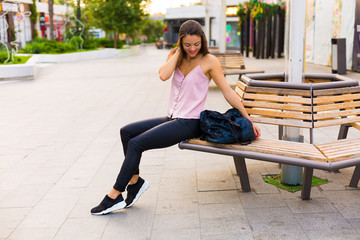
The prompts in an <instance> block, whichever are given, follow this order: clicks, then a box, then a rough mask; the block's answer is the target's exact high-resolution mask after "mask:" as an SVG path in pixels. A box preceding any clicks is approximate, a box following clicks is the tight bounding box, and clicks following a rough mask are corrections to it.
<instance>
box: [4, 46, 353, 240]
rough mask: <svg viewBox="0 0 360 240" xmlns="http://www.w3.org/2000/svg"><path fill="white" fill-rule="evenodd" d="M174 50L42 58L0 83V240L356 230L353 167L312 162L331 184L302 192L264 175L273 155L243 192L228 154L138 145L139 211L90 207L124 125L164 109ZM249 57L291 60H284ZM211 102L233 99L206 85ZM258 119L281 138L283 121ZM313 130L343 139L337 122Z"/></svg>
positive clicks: (349, 234) (116, 164)
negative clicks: (278, 124) (167, 66)
mask: <svg viewBox="0 0 360 240" xmlns="http://www.w3.org/2000/svg"><path fill="white" fill-rule="evenodd" d="M167 54H168V50H156V49H155V48H153V47H150V46H148V47H143V48H142V49H141V51H140V52H139V53H138V54H136V55H133V56H127V57H122V58H114V59H102V60H97V61H86V62H76V63H62V64H48V65H45V64H44V65H37V69H36V79H35V80H31V81H29V80H28V81H1V82H0V101H1V105H0V112H1V114H0V134H1V137H0V239H1V240H4V239H11V240H21V239H24V240H35V239H43V240H49V239H54V240H62V239H66V240H69V239H71V240H72V239H74V240H81V239H84V240H85V239H86V240H91V239H94V240H98V239H99V240H100V239H101V240H111V239H127V240H141V239H154V240H162V239H166V240H168V239H172V240H177V239H186V240H187V239H191V240H197V239H203V240H213V239H217V240H224V239H314V240H316V239H347V240H350V239H360V237H359V236H360V235H359V234H360V230H359V229H360V205H359V201H360V191H358V190H349V189H347V188H346V185H347V184H348V183H349V179H350V177H351V173H352V169H353V168H348V169H344V170H341V172H340V173H330V172H325V171H315V172H314V175H315V176H318V177H323V178H327V179H329V180H331V181H332V182H331V183H329V184H326V185H322V186H320V187H314V188H312V195H311V196H312V200H310V201H302V200H301V199H300V198H299V196H300V192H297V193H288V192H285V191H282V190H279V189H277V188H275V187H273V186H271V185H268V184H266V183H264V182H263V180H262V177H261V174H264V173H265V174H267V173H269V174H277V173H279V171H280V169H279V168H278V164H274V163H265V162H260V161H255V160H248V170H249V174H250V183H251V187H252V191H251V192H249V193H243V192H241V188H240V183H239V178H238V177H237V176H236V174H235V167H234V164H233V161H232V159H231V158H230V157H226V156H218V155H212V154H205V153H200V152H195V151H187V150H179V149H178V147H177V146H173V147H170V148H167V149H159V150H152V151H148V152H145V153H144V154H143V159H142V162H141V173H142V176H143V177H144V178H145V179H147V180H148V181H149V182H150V188H149V190H148V191H146V192H145V193H144V195H143V197H141V198H140V200H139V201H138V202H137V203H136V204H135V205H134V206H133V207H132V208H130V209H126V210H121V211H119V212H117V213H114V214H109V215H106V216H92V215H91V214H90V209H91V208H92V207H94V206H95V205H97V204H98V203H99V202H100V201H101V200H102V198H103V197H104V195H105V194H106V193H107V192H108V191H109V189H110V188H111V186H112V184H113V183H114V180H115V177H116V176H117V174H118V171H119V168H120V166H121V162H122V159H123V153H122V147H121V142H120V137H119V129H120V127H121V126H123V125H125V124H127V123H130V122H133V121H136V120H142V119H144V118H150V117H157V116H164V115H166V111H167V104H168V97H169V86H170V85H169V84H170V82H169V81H168V82H162V81H160V80H159V78H158V76H157V70H158V68H159V66H160V65H161V64H162V63H163V62H164V61H165V59H166V56H167ZM246 63H247V64H248V65H257V66H258V67H260V68H263V69H265V70H266V72H279V71H280V72H282V71H284V68H285V64H284V60H283V59H274V60H255V59H253V58H249V59H246ZM307 71H308V72H311V71H313V72H327V73H330V68H328V67H321V66H317V65H313V64H307ZM348 75H351V76H352V77H354V78H356V79H359V80H360V77H359V76H360V74H358V73H350V74H348ZM206 107H207V108H208V109H213V110H218V111H225V110H226V109H228V108H229V105H228V104H227V103H226V101H225V100H224V98H223V97H222V95H221V93H220V92H219V91H217V90H211V91H210V92H209V96H208V101H207V106H206ZM261 128H262V132H263V136H264V137H267V138H269V137H270V138H271V137H273V138H276V128H271V127H268V126H265V125H264V126H261ZM304 135H305V137H306V136H307V133H306V132H304ZM316 136H318V137H317V138H316V139H315V142H321V141H329V140H332V139H336V136H337V129H336V128H326V129H322V130H321V131H318V133H317V135H316ZM356 136H359V133H357V132H356V131H354V130H353V129H351V130H350V137H356Z"/></svg>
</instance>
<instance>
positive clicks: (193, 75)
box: [91, 20, 260, 215]
mask: <svg viewBox="0 0 360 240" xmlns="http://www.w3.org/2000/svg"><path fill="white" fill-rule="evenodd" d="M177 46H178V47H176V48H174V49H172V50H171V51H170V54H169V56H168V59H167V61H166V63H165V64H163V65H162V66H161V67H160V69H159V76H160V79H161V80H163V81H166V80H168V79H170V77H171V76H172V74H174V76H173V78H172V84H171V92H170V101H169V108H168V116H167V117H160V118H154V119H150V120H145V121H140V122H136V123H132V124H129V125H127V126H125V127H123V128H122V129H121V130H120V135H121V141H122V144H123V150H124V155H125V159H124V162H123V165H122V167H121V170H120V173H119V175H118V177H117V179H116V182H115V184H114V186H113V188H112V189H111V190H110V192H109V194H107V195H106V196H105V198H104V199H103V200H102V202H101V203H100V204H99V205H98V206H96V207H95V208H93V209H92V210H91V213H92V214H94V215H103V214H107V213H110V212H112V211H116V210H120V209H123V208H125V207H131V206H132V205H133V204H134V203H135V202H136V201H137V200H138V198H139V197H140V195H141V194H142V193H143V192H144V191H145V190H146V189H147V188H148V187H149V183H148V182H147V181H145V180H144V179H142V178H141V177H139V164H140V159H141V154H142V152H144V151H146V150H150V149H157V148H165V147H169V146H172V145H175V144H177V143H179V142H181V141H183V140H186V139H190V138H195V137H199V136H200V134H201V133H200V127H199V122H200V113H201V112H202V111H203V110H204V105H205V102H206V96H207V93H208V89H209V83H210V80H211V79H213V80H214V82H215V83H216V85H217V86H218V87H219V89H220V90H221V92H222V93H223V95H224V97H225V99H226V100H227V102H228V103H229V104H230V105H231V106H233V107H235V108H237V109H239V111H240V112H241V114H242V115H243V116H244V117H246V118H248V119H250V117H249V115H248V114H247V112H246V110H245V108H244V106H243V105H242V103H241V101H240V99H239V98H238V97H237V95H236V93H235V91H234V90H233V89H231V87H230V86H229V84H228V82H227V81H226V79H225V77H224V74H223V72H222V68H221V65H220V62H219V60H218V59H217V58H216V57H215V56H214V55H212V54H210V53H209V50H208V48H207V40H206V37H205V34H204V32H203V30H202V27H201V25H200V24H199V23H198V22H196V21H193V20H189V21H186V22H185V23H183V24H182V25H181V27H180V30H179V40H178V43H177ZM250 120H251V119H250ZM253 128H254V132H255V135H257V136H258V137H259V136H260V129H259V128H258V127H257V126H256V125H255V124H254V123H253ZM125 189H126V190H127V196H126V199H125V200H124V198H123V196H122V193H123V192H124V191H125Z"/></svg>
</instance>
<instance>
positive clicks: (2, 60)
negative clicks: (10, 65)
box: [0, 51, 8, 64]
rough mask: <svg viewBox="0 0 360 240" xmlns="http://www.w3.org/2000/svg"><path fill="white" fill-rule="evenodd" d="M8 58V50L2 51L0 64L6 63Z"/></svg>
mask: <svg viewBox="0 0 360 240" xmlns="http://www.w3.org/2000/svg"><path fill="white" fill-rule="evenodd" d="M7 59H8V53H7V52H3V51H1V52H0V64H1V63H4V62H5V61H6V60H7Z"/></svg>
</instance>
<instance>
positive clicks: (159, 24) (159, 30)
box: [141, 19, 165, 42]
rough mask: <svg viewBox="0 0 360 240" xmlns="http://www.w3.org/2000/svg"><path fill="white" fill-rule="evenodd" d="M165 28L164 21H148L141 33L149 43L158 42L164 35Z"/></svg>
mask: <svg viewBox="0 0 360 240" xmlns="http://www.w3.org/2000/svg"><path fill="white" fill-rule="evenodd" d="M164 28H165V24H164V22H163V21H161V20H152V19H146V20H145V22H144V25H143V27H142V30H141V32H142V34H144V35H145V36H146V37H147V39H148V41H149V42H156V41H158V40H159V38H160V37H162V36H163V35H164V33H163V31H164Z"/></svg>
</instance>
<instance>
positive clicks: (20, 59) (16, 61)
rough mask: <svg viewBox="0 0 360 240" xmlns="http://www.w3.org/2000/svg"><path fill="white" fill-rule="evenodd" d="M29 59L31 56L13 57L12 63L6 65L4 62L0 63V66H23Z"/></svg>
mask: <svg viewBox="0 0 360 240" xmlns="http://www.w3.org/2000/svg"><path fill="white" fill-rule="evenodd" d="M30 58H31V56H15V57H14V62H9V63H6V64H5V63H4V62H0V65H12V64H24V63H26V62H27V61H28V60H29V59H30Z"/></svg>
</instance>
